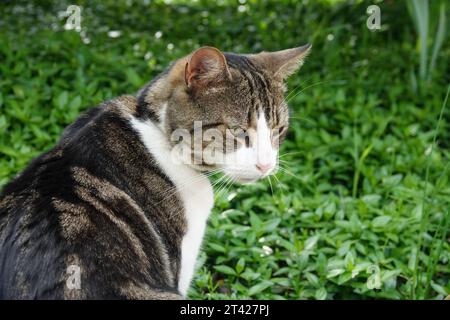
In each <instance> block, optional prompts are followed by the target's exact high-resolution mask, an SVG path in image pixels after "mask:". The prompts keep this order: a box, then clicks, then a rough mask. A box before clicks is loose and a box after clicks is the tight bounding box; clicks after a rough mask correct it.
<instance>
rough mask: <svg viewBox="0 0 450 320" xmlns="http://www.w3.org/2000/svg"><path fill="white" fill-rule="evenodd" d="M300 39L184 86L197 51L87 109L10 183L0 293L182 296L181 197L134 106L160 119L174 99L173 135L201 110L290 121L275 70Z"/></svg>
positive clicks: (204, 116)
mask: <svg viewBox="0 0 450 320" xmlns="http://www.w3.org/2000/svg"><path fill="white" fill-rule="evenodd" d="M300 49H301V48H300ZM300 49H295V50H296V51H295V50H294V49H292V50H294V51H289V52H287V53H286V52H281V53H280V54H276V55H274V56H273V59H272V58H271V56H268V55H266V54H262V55H261V56H252V57H250V56H238V55H233V54H226V55H225V56H224V57H226V62H225V63H226V66H224V67H225V68H227V69H226V70H227V71H228V70H229V73H228V72H227V73H226V74H228V75H230V77H232V79H231V78H222V76H221V75H223V74H225V73H220V74H219V75H218V76H217V75H216V77H215V78H214V79H208V81H210V82H208V85H205V87H204V88H201V93H200V90H198V88H196V91H194V89H192V88H189V87H186V83H185V74H184V72H185V66H186V63H187V61H189V57H186V58H182V59H180V60H178V61H177V62H175V63H174V64H173V65H172V66H171V67H170V68H169V69H167V70H166V71H165V72H164V73H162V74H161V75H160V76H159V77H157V78H156V79H155V80H154V81H153V82H151V83H150V84H149V85H147V86H146V87H144V88H143V89H142V90H141V91H140V92H139V94H138V97H137V98H135V97H131V96H123V97H119V98H116V99H114V100H112V101H109V102H105V103H103V104H101V105H100V106H98V107H96V108H94V109H92V110H90V111H88V112H86V113H85V114H83V115H81V116H80V117H79V118H78V120H77V121H75V122H74V123H73V124H72V125H70V126H69V127H67V128H66V129H65V131H64V133H63V135H62V137H61V139H60V141H59V142H58V143H57V145H56V146H55V147H54V148H53V149H51V150H50V151H48V152H46V153H44V154H42V155H41V156H39V157H38V158H36V159H34V160H33V161H32V162H31V163H30V165H29V166H28V167H27V168H26V169H25V170H24V171H23V172H22V173H21V174H20V175H18V176H17V177H16V178H15V179H13V180H12V181H11V182H10V183H9V184H8V185H6V187H5V188H4V190H3V192H2V195H1V197H0V299H96V298H102V299H177V298H181V297H180V295H179V292H178V278H179V270H180V263H181V262H180V256H181V252H180V250H181V249H180V248H181V241H182V237H183V235H184V234H185V232H186V227H187V226H186V220H185V217H184V212H183V210H184V208H183V206H182V204H181V200H180V199H179V196H178V193H177V192H174V191H176V190H174V185H173V183H172V182H171V181H170V179H169V178H168V177H167V176H166V175H165V174H164V172H162V171H161V170H160V168H159V166H158V165H157V164H156V162H155V161H154V159H153V158H152V156H151V154H149V152H148V150H147V149H146V148H145V146H144V145H143V143H142V142H141V140H140V137H139V136H138V134H137V133H136V132H135V131H134V130H133V129H132V128H131V125H130V122H129V121H128V120H129V117H130V116H131V115H132V116H134V117H136V118H139V119H141V120H150V121H153V122H160V121H161V119H159V116H158V111H159V110H160V108H162V105H167V112H166V122H165V123H163V124H162V125H164V127H165V131H166V133H167V134H168V135H170V133H171V132H172V131H173V130H175V129H176V128H187V129H190V128H191V126H192V124H193V121H194V120H202V121H203V123H204V124H205V125H212V126H217V127H220V126H223V127H232V126H233V125H234V124H238V125H239V126H241V127H244V128H248V127H251V126H253V125H254V123H253V121H254V118H255V117H254V114H255V112H256V110H257V109H258V108H260V109H262V110H264V111H265V114H266V118H267V120H268V123H269V124H270V125H271V126H272V127H273V128H276V127H285V128H287V125H288V112H287V106H286V104H285V102H284V100H283V93H284V89H285V88H284V85H283V77H282V76H279V77H277V74H278V73H279V72H278V71H279V70H284V69H286V71H283V72H286V73H287V72H288V69H287V68H286V66H288V67H290V65H291V64H296V65H297V64H298V61H297V60H299V59H300V54H303V56H304V52H305V50H303V51H302V50H300ZM307 49H308V48H307ZM303 56H301V57H303ZM281 58H282V59H281ZM223 61H225V58H223ZM285 61H287V62H288V63H285ZM280 62H283V63H280ZM276 72H278V73H276ZM289 72H290V71H289ZM283 131H284V132H285V130H284V129H283ZM284 132H283V135H284ZM71 265H77V266H79V267H80V268H81V289H68V287H67V285H66V280H67V279H68V276H69V274H67V271H68V267H69V266H71Z"/></svg>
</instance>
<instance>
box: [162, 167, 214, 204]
mask: <svg viewBox="0 0 450 320" xmlns="http://www.w3.org/2000/svg"><path fill="white" fill-rule="evenodd" d="M217 173H220V169H215V170H212V171H210V172H207V173H206V174H203V175H199V176H197V177H195V178H193V179H189V180H186V181H185V182H183V183H182V184H180V185H178V186H173V187H171V188H170V189H168V193H167V194H166V195H165V196H164V198H162V199H161V200H160V201H158V202H157V203H156V204H161V203H162V202H164V201H166V200H167V199H169V198H170V197H172V196H173V195H175V194H176V193H178V192H179V191H180V190H183V189H185V188H187V187H189V186H191V185H192V184H193V183H195V182H198V181H201V180H202V179H203V178H204V177H205V176H206V177H210V176H213V175H215V174H217Z"/></svg>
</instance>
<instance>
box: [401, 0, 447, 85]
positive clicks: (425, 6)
mask: <svg viewBox="0 0 450 320" xmlns="http://www.w3.org/2000/svg"><path fill="white" fill-rule="evenodd" d="M407 4H408V9H409V12H410V15H411V18H412V20H413V21H414V25H415V27H416V31H417V34H418V38H417V46H418V48H419V51H420V60H419V61H420V63H419V72H418V74H419V79H420V84H421V86H423V85H424V84H425V82H426V83H427V84H429V83H430V81H431V78H432V75H433V73H434V70H435V67H436V59H437V57H438V55H439V51H440V50H441V48H442V45H443V43H444V41H445V39H446V36H447V35H446V31H447V29H448V27H449V26H448V23H447V19H446V15H447V14H448V12H447V11H446V3H445V1H442V0H441V1H433V2H431V3H430V2H429V1H428V0H412V1H408V2H407ZM430 5H431V12H432V13H433V14H432V15H431V18H435V17H437V20H434V19H432V20H431V21H430ZM429 48H432V54H431V56H429V54H428V52H429ZM412 84H413V88H414V90H415V91H417V89H418V88H417V77H416V74H415V72H414V71H412Z"/></svg>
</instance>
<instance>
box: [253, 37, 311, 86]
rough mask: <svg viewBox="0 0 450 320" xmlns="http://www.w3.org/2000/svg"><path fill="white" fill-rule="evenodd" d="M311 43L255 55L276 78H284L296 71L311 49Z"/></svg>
mask: <svg viewBox="0 0 450 320" xmlns="http://www.w3.org/2000/svg"><path fill="white" fill-rule="evenodd" d="M311 47H312V46H311V45H310V44H307V45H304V46H301V47H297V48H292V49H286V50H281V51H275V52H261V53H259V54H256V55H254V56H253V58H254V59H255V60H256V61H258V62H259V63H260V64H261V65H262V66H263V67H264V68H265V69H266V70H268V71H269V72H270V73H272V74H273V76H274V77H275V78H278V79H281V80H284V79H286V78H287V77H289V76H290V75H292V74H293V73H294V72H296V71H297V70H298V69H299V68H300V67H301V66H302V64H303V62H304V60H305V58H306V56H307V55H308V54H309V52H310V51H311Z"/></svg>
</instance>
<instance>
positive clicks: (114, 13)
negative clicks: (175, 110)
mask: <svg viewBox="0 0 450 320" xmlns="http://www.w3.org/2000/svg"><path fill="white" fill-rule="evenodd" d="M33 3H34V4H33V5H32V4H29V3H28V2H27V1H7V2H2V3H1V4H0V17H1V18H0V29H1V30H2V32H1V33H0V43H1V44H2V45H0V186H2V185H4V184H5V183H6V182H7V181H8V180H9V179H11V178H12V177H13V176H14V174H16V173H17V172H19V171H20V170H21V169H23V168H24V167H25V166H26V164H27V163H28V162H29V161H30V160H31V159H32V158H33V157H35V156H36V155H38V154H39V153H41V152H43V151H44V150H46V149H48V148H50V147H51V146H52V145H54V143H55V142H56V140H57V139H58V136H59V135H60V133H61V131H62V130H63V128H64V126H66V125H67V124H69V123H71V122H72V121H73V120H74V119H75V118H76V117H77V116H78V114H79V113H80V112H82V111H83V110H86V109H87V108H89V107H91V106H94V105H96V104H98V103H100V102H101V101H104V100H107V99H110V98H112V97H114V96H118V95H121V94H127V93H133V92H136V91H137V90H138V89H139V88H140V87H141V86H142V85H143V84H144V83H145V82H146V81H149V80H150V79H152V78H153V77H154V76H155V75H157V74H158V73H159V72H161V71H162V70H163V69H164V68H165V67H166V66H167V65H168V64H169V63H170V61H172V60H173V59H175V58H178V57H180V56H182V55H185V54H188V53H189V52H191V51H192V50H194V49H195V48H197V47H199V46H201V45H213V46H217V47H219V48H221V49H223V50H225V51H236V52H241V53H244V52H256V51H259V50H263V49H264V50H279V49H283V48H288V47H294V46H299V45H302V44H305V43H306V42H311V43H313V50H312V53H311V55H310V57H309V58H308V60H307V61H306V63H305V65H304V66H303V68H302V69H301V70H300V72H299V73H298V74H297V75H295V76H293V77H292V78H291V79H290V82H289V88H290V91H289V93H288V97H287V99H288V100H289V105H290V106H291V110H292V118H291V127H290V131H289V134H288V137H287V141H286V142H285V144H284V145H283V147H282V150H281V154H282V155H281V162H280V164H281V166H282V169H280V171H279V173H278V174H277V175H276V178H275V177H274V178H272V179H271V181H269V180H266V181H263V182H261V183H258V184H255V185H252V186H228V187H227V188H225V186H222V187H223V188H221V191H220V192H219V195H218V196H217V199H216V207H215V209H214V212H213V214H212V216H211V218H210V220H209V226H208V230H207V236H206V239H205V242H204V250H203V252H202V253H201V255H200V258H199V269H198V272H197V274H196V276H195V279H194V281H193V288H192V289H191V291H190V297H191V298H194V299H205V298H207V299H229V298H261V299H351V298H356V299H370V298H389V299H391V298H392V299H408V298H417V299H424V298H427V299H430V298H431V299H442V298H443V297H445V296H446V295H448V294H449V293H450V284H449V279H450V268H449V266H448V265H449V259H450V245H449V241H448V238H449V232H448V230H449V226H450V218H449V215H450V213H449V208H450V174H449V172H450V164H449V163H450V161H449V160H450V126H449V118H450V117H449V108H448V107H446V106H445V105H443V102H444V98H445V95H446V91H447V86H448V83H449V75H450V74H449V72H448V61H449V59H448V57H449V56H450V48H449V46H448V43H446V42H445V41H443V42H442V46H441V48H440V49H439V50H437V51H436V52H437V53H436V54H434V53H433V56H434V55H436V58H433V61H434V64H435V67H434V70H433V68H430V69H431V70H432V71H433V78H432V82H431V84H432V86H430V88H431V89H430V90H427V92H423V93H421V95H420V96H418V95H416V94H415V92H414V91H413V90H411V88H410V85H409V79H410V72H411V66H413V65H414V64H415V63H416V59H417V57H416V55H415V54H414V51H415V46H414V43H415V40H416V38H415V37H416V35H415V34H414V32H413V31H414V30H413V29H412V27H413V26H412V24H411V23H410V19H409V17H408V16H405V15H404V14H403V13H404V10H405V6H406V4H405V3H404V2H402V1H395V2H394V1H386V2H383V1H377V3H378V5H379V6H380V8H381V14H382V17H381V21H382V24H383V25H382V29H381V31H376V32H371V31H369V30H367V28H366V23H365V22H366V19H367V15H366V8H367V6H368V5H370V4H372V1H349V2H342V1H298V0H282V1H275V0H263V1H255V0H247V1H246V2H245V1H241V2H235V1H231V0H222V1H218V2H213V1H206V0H201V1H166V2H164V1H159V0H158V1H147V3H148V4H146V2H142V3H141V2H139V3H138V1H112V0H110V1H98V2H93V1H79V2H78V4H80V5H82V30H81V32H76V31H67V30H64V28H63V25H64V19H65V18H59V17H58V12H60V11H64V10H65V9H66V8H67V6H68V5H69V4H71V3H69V2H68V1H58V2H50V1H34V2H33ZM434 17H435V15H433V13H432V12H430V16H429V18H430V20H431V18H434ZM433 21H434V20H433ZM112 30H116V31H120V32H119V33H115V34H114V36H115V37H111V35H112V34H111V33H109V36H108V32H109V31H112ZM433 52H434V51H433ZM441 111H442V112H441ZM440 114H441V117H440V124H439V126H437V123H438V119H439V115H440ZM219 185H220V184H219Z"/></svg>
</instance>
